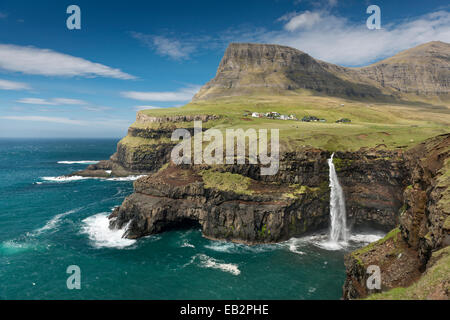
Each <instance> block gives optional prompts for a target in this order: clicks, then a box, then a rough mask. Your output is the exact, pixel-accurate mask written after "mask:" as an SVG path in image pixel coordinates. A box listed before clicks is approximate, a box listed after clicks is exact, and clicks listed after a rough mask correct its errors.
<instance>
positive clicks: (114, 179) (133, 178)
mask: <svg viewBox="0 0 450 320" xmlns="http://www.w3.org/2000/svg"><path fill="white" fill-rule="evenodd" d="M142 177H145V174H143V175H138V176H128V177H115V178H106V179H104V180H108V181H135V180H137V179H139V178H142ZM100 179H102V180H103V178H100Z"/></svg>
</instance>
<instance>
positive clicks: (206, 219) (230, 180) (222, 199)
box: [110, 148, 407, 244]
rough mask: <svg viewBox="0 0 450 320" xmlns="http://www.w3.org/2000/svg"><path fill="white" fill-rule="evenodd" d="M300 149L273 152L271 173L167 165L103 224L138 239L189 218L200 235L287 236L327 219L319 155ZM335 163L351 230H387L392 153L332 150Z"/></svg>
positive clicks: (324, 170)
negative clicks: (275, 168) (277, 155)
mask: <svg viewBox="0 0 450 320" xmlns="http://www.w3.org/2000/svg"><path fill="white" fill-rule="evenodd" d="M330 156H331V154H330V152H328V151H322V150H318V149H312V148H306V149H305V150H302V151H300V152H296V153H285V154H282V157H281V165H280V170H279V172H278V173H277V174H276V175H275V176H261V175H260V170H259V167H258V166H257V165H227V166H213V167H210V166H204V165H202V166H184V167H180V166H175V165H173V164H169V165H168V166H165V167H163V168H161V169H160V170H159V171H158V172H157V173H155V174H152V175H150V176H148V177H145V178H141V179H139V180H137V181H136V182H135V184H134V187H135V193H134V194H133V195H131V196H129V197H128V198H126V199H125V201H124V203H123V204H122V206H120V207H118V208H116V209H115V211H114V212H113V214H112V215H111V217H110V218H111V227H113V228H123V227H125V226H127V231H126V234H125V236H126V237H129V238H139V237H143V236H146V235H150V234H155V233H159V232H163V231H165V230H167V229H170V228H173V227H175V226H178V227H179V226H182V225H185V224H187V225H191V224H192V223H195V224H197V225H199V226H200V227H201V228H202V232H203V234H204V236H206V237H208V238H212V239H222V240H229V241H235V242H245V243H250V244H254V243H267V242H278V241H283V240H287V239H289V238H291V237H293V236H299V235H302V234H306V233H311V232H314V231H317V230H320V229H324V228H326V227H327V226H328V223H329V187H328V166H327V159H328V158H329V157H330ZM335 163H336V167H337V171H338V175H339V176H340V178H341V184H342V185H343V188H344V191H345V194H346V198H347V212H348V220H349V222H350V223H351V224H352V226H353V227H354V228H363V227H372V228H382V229H384V230H389V229H391V228H392V227H394V226H395V225H396V224H397V223H398V218H399V215H398V211H399V208H400V207H401V205H402V190H403V187H404V183H405V182H406V181H407V172H406V171H405V169H404V167H403V166H404V162H403V159H402V157H401V155H400V154H399V153H398V152H396V151H384V150H364V151H360V152H354V153H351V152H346V153H336V155H335Z"/></svg>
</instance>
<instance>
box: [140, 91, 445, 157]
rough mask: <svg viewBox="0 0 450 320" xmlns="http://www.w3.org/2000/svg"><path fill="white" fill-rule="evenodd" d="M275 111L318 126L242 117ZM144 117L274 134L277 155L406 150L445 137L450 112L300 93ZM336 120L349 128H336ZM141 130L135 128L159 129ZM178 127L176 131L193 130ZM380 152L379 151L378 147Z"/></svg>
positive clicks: (231, 99)
mask: <svg viewBox="0 0 450 320" xmlns="http://www.w3.org/2000/svg"><path fill="white" fill-rule="evenodd" d="M270 111H276V112H279V113H281V114H287V115H289V114H294V115H295V116H296V117H297V118H298V119H301V118H303V117H304V116H307V115H310V116H316V117H318V118H324V119H326V122H325V123H321V122H309V123H308V122H301V121H293V120H276V119H267V118H252V117H251V116H244V113H249V112H261V113H265V112H270ZM140 112H142V113H143V114H145V115H149V116H155V117H158V116H175V115H203V114H205V115H206V114H214V115H218V116H220V119H218V120H214V121H209V122H207V123H204V124H203V126H204V127H208V128H211V127H215V128H217V129H221V130H223V131H224V130H225V129H229V128H242V129H244V130H246V129H248V128H254V129H259V128H267V129H279V130H280V140H281V143H282V150H289V151H292V150H297V149H299V148H303V147H306V146H313V147H317V148H323V149H327V150H330V151H334V150H341V151H344V150H349V151H350V150H357V149H359V148H361V147H376V146H379V145H385V146H386V147H387V148H389V149H394V148H408V147H411V146H413V145H416V144H417V143H419V142H421V141H423V140H425V139H427V138H430V137H433V136H436V135H439V134H443V133H447V132H450V106H449V105H445V104H442V105H432V104H426V103H417V102H411V103H406V102H405V103H395V104H394V103H377V102H372V101H355V100H348V99H343V98H335V97H324V96H317V95H313V94H310V93H308V92H303V93H300V94H297V95H289V96H259V97H255V96H248V97H245V96H240V97H229V98H221V99H217V100H213V101H198V102H191V103H189V104H187V105H185V106H183V107H179V108H164V109H151V110H143V111H140ZM341 118H349V119H351V123H348V124H344V123H341V124H339V123H335V121H336V120H338V119H341ZM164 125H167V124H157V123H152V124H142V123H138V122H135V123H134V124H133V125H132V126H134V127H153V128H157V127H159V126H164ZM192 125H193V124H192V123H178V124H176V126H177V127H187V126H192ZM380 147H381V146H380Z"/></svg>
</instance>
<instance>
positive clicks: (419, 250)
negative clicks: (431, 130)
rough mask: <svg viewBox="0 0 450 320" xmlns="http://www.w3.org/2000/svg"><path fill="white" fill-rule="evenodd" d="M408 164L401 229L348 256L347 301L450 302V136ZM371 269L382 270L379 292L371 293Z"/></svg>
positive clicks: (423, 148)
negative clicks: (372, 299)
mask: <svg viewBox="0 0 450 320" xmlns="http://www.w3.org/2000/svg"><path fill="white" fill-rule="evenodd" d="M404 159H405V164H406V166H407V167H408V168H409V172H410V178H409V179H410V180H409V183H408V185H407V186H406V188H405V189H404V192H403V199H404V204H403V205H402V207H401V213H400V218H399V226H398V227H397V228H396V229H394V230H392V231H391V232H390V233H389V234H388V235H387V236H386V237H385V238H384V239H381V240H380V241H378V242H375V243H372V244H370V245H369V246H367V247H364V248H362V249H360V250H357V251H355V252H353V253H351V254H349V255H348V256H346V258H345V265H346V270H347V278H346V281H345V285H344V298H346V299H355V298H364V297H367V296H369V297H370V298H374V299H449V297H450V251H449V248H448V245H449V244H450V189H449V187H448V186H449V185H450V134H446V135H441V136H438V137H435V138H432V139H429V140H427V141H425V142H423V143H421V144H419V145H418V146H416V147H415V148H413V149H411V150H409V151H407V152H405V153H404ZM369 265H376V266H379V267H380V270H381V289H380V290H376V289H374V290H369V289H367V286H366V282H367V279H368V277H369V274H368V273H367V272H366V270H367V267H368V266H369Z"/></svg>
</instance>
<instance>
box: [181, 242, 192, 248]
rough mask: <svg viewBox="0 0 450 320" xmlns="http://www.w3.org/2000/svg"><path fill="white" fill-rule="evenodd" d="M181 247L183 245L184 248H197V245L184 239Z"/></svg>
mask: <svg viewBox="0 0 450 320" xmlns="http://www.w3.org/2000/svg"><path fill="white" fill-rule="evenodd" d="M181 247H182V248H195V246H194V245H193V244H190V243H189V242H187V241H184V242H183V243H182V244H181Z"/></svg>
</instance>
